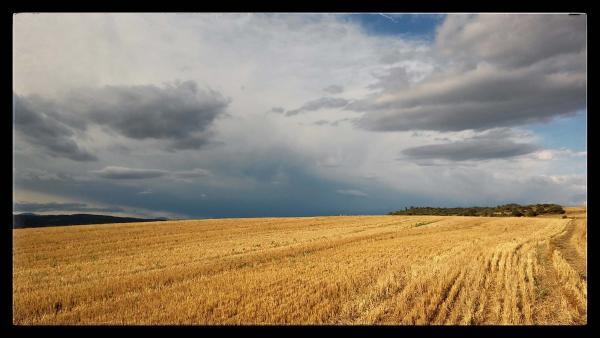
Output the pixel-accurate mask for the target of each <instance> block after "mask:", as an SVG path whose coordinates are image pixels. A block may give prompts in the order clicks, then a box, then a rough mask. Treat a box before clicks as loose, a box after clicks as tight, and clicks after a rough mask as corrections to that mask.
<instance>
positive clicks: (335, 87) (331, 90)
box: [323, 85, 344, 94]
mask: <svg viewBox="0 0 600 338" xmlns="http://www.w3.org/2000/svg"><path fill="white" fill-rule="evenodd" d="M323 91H324V92H326V93H329V94H340V93H342V92H344V87H342V86H339V85H331V86H328V87H326V88H323Z"/></svg>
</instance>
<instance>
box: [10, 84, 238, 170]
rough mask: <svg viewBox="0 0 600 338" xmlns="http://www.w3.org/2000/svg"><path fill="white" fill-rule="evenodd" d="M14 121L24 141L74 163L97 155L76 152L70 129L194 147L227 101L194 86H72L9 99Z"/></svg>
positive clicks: (206, 135)
mask: <svg viewBox="0 0 600 338" xmlns="http://www.w3.org/2000/svg"><path fill="white" fill-rule="evenodd" d="M14 97H15V123H16V127H17V129H18V130H20V131H21V132H22V134H23V135H25V137H26V139H27V140H28V141H29V142H30V143H32V144H36V145H39V146H41V147H43V148H45V149H46V150H48V151H49V152H50V153H52V154H56V155H60V156H63V157H67V158H70V159H72V160H76V161H92V160H96V159H97V157H96V156H95V155H93V154H90V153H88V152H86V151H85V150H83V149H81V148H80V147H79V146H78V145H77V143H76V142H75V140H74V139H75V137H74V132H73V130H80V131H83V130H86V129H87V128H88V127H89V126H90V125H97V126H101V127H103V128H105V130H107V131H108V132H109V133H110V132H112V133H116V134H118V135H121V136H124V137H128V138H130V139H136V140H145V139H155V140H159V141H165V142H166V144H165V149H168V150H183V149H199V148H201V147H203V146H205V145H206V144H208V143H209V142H210V139H211V137H212V136H213V133H212V132H211V130H209V128H210V126H211V125H212V123H213V122H214V120H215V119H216V118H217V117H218V116H220V115H221V114H223V113H224V112H225V109H226V107H227V105H228V104H229V102H230V100H229V99H227V98H225V97H224V96H222V95H221V94H220V93H218V92H216V91H213V90H201V89H199V88H198V86H197V85H196V83H195V82H193V81H185V82H175V83H166V84H164V85H163V86H162V87H161V86H156V85H136V86H116V85H113V86H104V87H98V88H96V87H88V88H76V89H72V90H70V91H69V92H68V93H67V94H66V95H64V96H62V97H60V98H59V99H55V100H52V99H47V98H41V97H37V96H33V97H21V96H18V95H15V96H14Z"/></svg>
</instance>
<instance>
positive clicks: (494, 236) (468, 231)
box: [13, 214, 587, 325]
mask: <svg viewBox="0 0 600 338" xmlns="http://www.w3.org/2000/svg"><path fill="white" fill-rule="evenodd" d="M580 215H581V214H577V217H576V218H567V219H561V218H484V217H441V216H340V217H302V218H254V219H215V220H194V221H167V222H155V223H128V224H105V225H91V226H90V225H86V226H69V227H52V228H35V229H19V230H13V240H14V249H13V298H14V300H13V322H14V323H15V324H436V325H437V324H584V323H586V320H587V280H586V278H587V277H586V276H587V273H586V250H587V248H586V243H587V231H586V218H585V217H579V216H580ZM584 215H585V214H584Z"/></svg>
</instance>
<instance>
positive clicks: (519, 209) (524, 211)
mask: <svg viewBox="0 0 600 338" xmlns="http://www.w3.org/2000/svg"><path fill="white" fill-rule="evenodd" d="M564 213H565V210H564V209H563V208H562V206H560V205H558V204H530V205H519V204H515V203H511V204H503V205H498V206H495V207H470V208H434V207H413V206H411V207H410V208H408V207H406V208H404V210H397V211H392V212H390V213H388V214H389V215H438V216H486V217H522V216H525V217H535V216H537V215H545V214H564Z"/></svg>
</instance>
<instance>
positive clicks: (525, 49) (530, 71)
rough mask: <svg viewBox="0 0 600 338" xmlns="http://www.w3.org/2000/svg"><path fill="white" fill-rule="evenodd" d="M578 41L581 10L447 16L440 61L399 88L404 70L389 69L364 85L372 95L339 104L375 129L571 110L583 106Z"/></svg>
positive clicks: (482, 125)
mask: <svg viewBox="0 0 600 338" xmlns="http://www.w3.org/2000/svg"><path fill="white" fill-rule="evenodd" d="M455 36H457V38H456V39H455ZM554 39H558V40H567V41H566V42H565V41H554ZM585 39H586V32H585V16H580V17H569V16H566V15H510V16H504V15H498V16H496V15H478V16H464V15H451V16H448V19H447V20H446V21H445V22H444V24H443V25H442V27H440V29H439V30H438V35H437V38H436V45H437V46H438V47H437V48H438V49H437V51H438V52H439V53H440V55H439V58H440V60H442V59H443V60H444V61H441V62H445V63H446V64H447V66H446V67H439V68H438V70H437V71H434V72H433V74H431V75H430V76H428V77H426V78H425V79H424V80H422V81H421V82H418V83H416V84H413V85H410V86H407V87H405V88H404V87H402V86H403V85H404V83H405V81H404V78H405V75H406V74H405V72H404V71H403V70H402V69H398V70H396V71H394V70H392V71H390V74H388V75H387V76H384V77H381V78H380V79H379V82H378V83H375V84H373V85H372V86H371V87H372V88H381V90H382V92H381V94H380V95H378V96H375V97H373V98H368V99H364V100H358V101H355V102H352V103H351V104H349V105H348V106H347V107H346V109H349V110H354V111H360V112H365V113H366V114H365V115H364V116H363V118H362V119H361V120H360V121H358V126H360V127H362V128H365V129H370V130H378V131H394V130H400V131H402V130H414V129H421V130H438V131H458V130H466V129H476V130H484V129H490V128H495V127H500V126H514V125H521V124H525V123H532V122H539V121H548V120H550V119H552V118H554V117H557V116H561V115H567V114H572V113H575V112H576V111H579V110H582V109H584V108H585V106H586V85H587V74H586V45H585ZM465 51H466V52H465Z"/></svg>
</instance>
